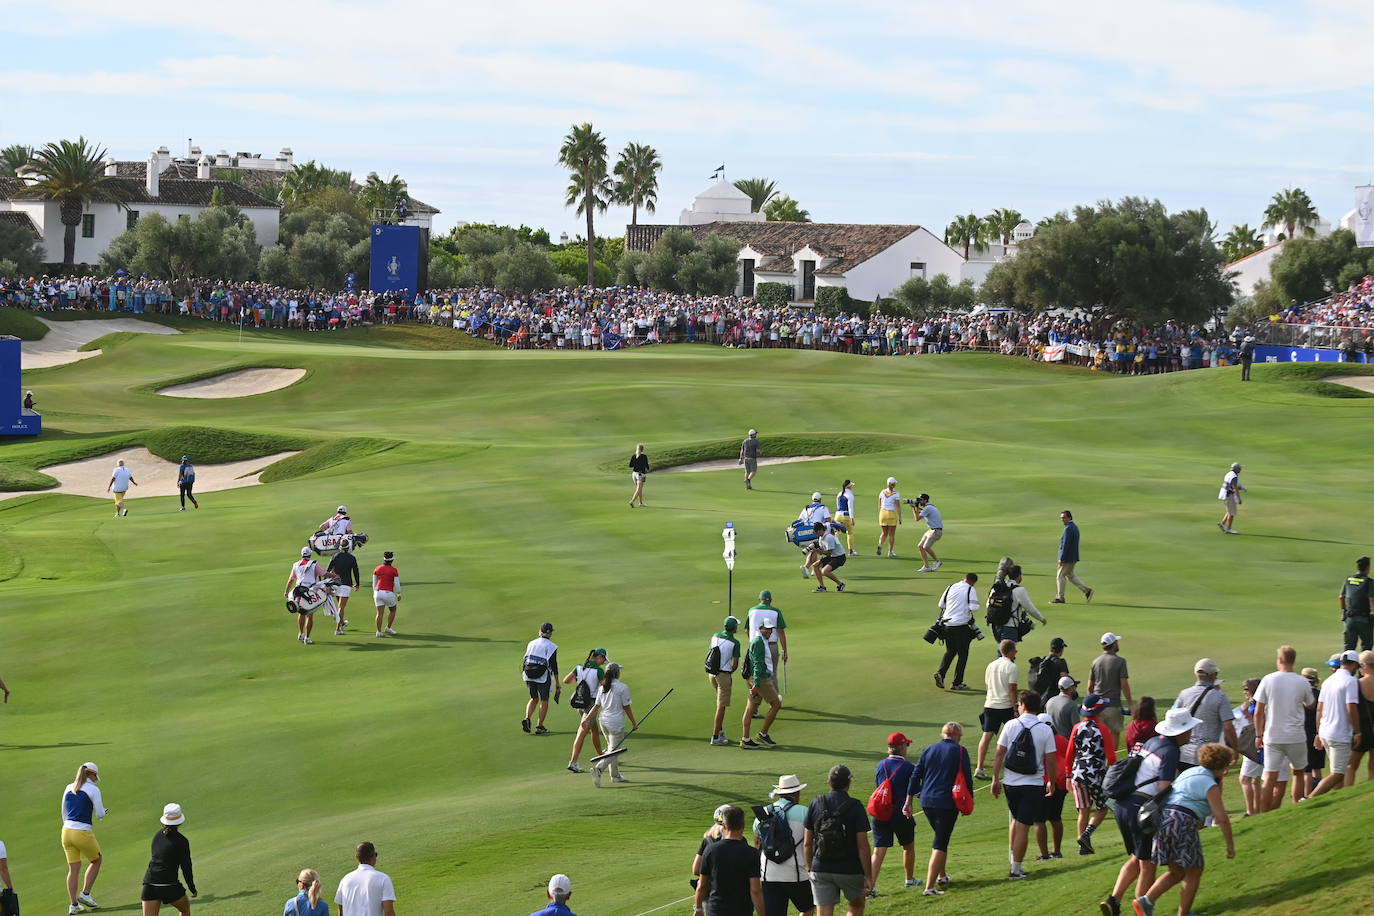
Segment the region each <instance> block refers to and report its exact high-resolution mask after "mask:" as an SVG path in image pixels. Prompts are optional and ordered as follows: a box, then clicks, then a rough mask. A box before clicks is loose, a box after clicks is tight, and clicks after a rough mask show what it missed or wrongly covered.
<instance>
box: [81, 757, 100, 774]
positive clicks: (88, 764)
mask: <svg viewBox="0 0 1374 916" xmlns="http://www.w3.org/2000/svg"><path fill="white" fill-rule="evenodd" d="M81 768H82V769H83V770H90V771H91V772H92V773H94V774H95V775H97V776H99V775H100V767H98V766H96V765H95V764H93V763H91V762H90V761H89V760H87V761H86V762H85V763H83V764H81Z"/></svg>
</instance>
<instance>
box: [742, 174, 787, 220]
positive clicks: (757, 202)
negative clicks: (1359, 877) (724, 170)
mask: <svg viewBox="0 0 1374 916" xmlns="http://www.w3.org/2000/svg"><path fill="white" fill-rule="evenodd" d="M735 187H736V188H739V189H740V190H741V191H743V192H744V193H745V194H747V195H748V196H749V212H750V213H758V212H759V211H760V210H762V209H763V208H764V207H765V206H766V205H767V204H768V202H769V201H770V200H772V199H773V198H774V197H777V196H778V183H777V182H776V181H773V180H771V179H768V178H741V179H740V180H739V181H736V182H735Z"/></svg>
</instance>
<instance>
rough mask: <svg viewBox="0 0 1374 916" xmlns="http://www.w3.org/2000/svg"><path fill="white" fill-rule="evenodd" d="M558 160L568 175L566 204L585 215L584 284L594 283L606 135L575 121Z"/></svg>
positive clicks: (605, 198) (606, 198) (606, 197)
mask: <svg viewBox="0 0 1374 916" xmlns="http://www.w3.org/2000/svg"><path fill="white" fill-rule="evenodd" d="M558 164H559V165H561V166H563V167H564V168H566V169H567V170H568V171H569V172H570V173H571V175H570V176H569V181H568V193H567V196H566V197H565V198H564V201H563V205H564V206H565V207H572V206H576V207H577V212H578V213H580V214H583V215H585V216H586V217H587V285H588V286H595V285H596V229H595V227H594V226H593V224H592V223H593V217H594V214H595V213H596V212H597V211H600V212H602V213H604V212H606V206H607V204H608V203H610V200H611V194H612V188H611V180H610V178H608V177H607V176H606V138H605V137H603V136H601V134H599V133H598V132H597V131H596V129H595V128H593V127H592V125H591V124H590V123H588V122H584V123H582V124H574V125H573V126H572V129H571V130H569V131H568V134H567V136H565V137H564V138H563V145H562V146H560V147H559V148H558Z"/></svg>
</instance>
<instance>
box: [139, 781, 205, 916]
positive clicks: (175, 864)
mask: <svg viewBox="0 0 1374 916" xmlns="http://www.w3.org/2000/svg"><path fill="white" fill-rule="evenodd" d="M159 820H160V821H161V822H162V829H161V830H159V831H158V832H157V833H156V834H154V835H153V851H152V857H151V858H150V859H149V860H148V870H147V872H145V873H144V875H143V916H157V913H158V911H159V910H161V909H162V904H164V903H166V904H170V905H171V906H173V907H175V908H176V910H177V912H179V913H181V914H183V916H186V914H189V913H190V912H191V901H190V900H188V899H187V897H186V893H187V891H188V890H189V891H190V893H191V896H192V897H195V896H197V892H196V878H195V875H194V874H193V873H192V864H191V842H190V841H189V840H187V839H186V837H184V836H182V834H181V825H182V824H184V823H185V822H186V815H185V814H183V813H182V811H181V806H180V805H177V804H170V805H166V806H165V807H163V809H162V817H161V818H159ZM178 872H179V873H180V874H178ZM182 876H184V877H185V878H186V886H185V887H182V886H181V881H180V878H181V877H182Z"/></svg>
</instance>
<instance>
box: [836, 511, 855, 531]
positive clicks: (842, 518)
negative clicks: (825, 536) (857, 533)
mask: <svg viewBox="0 0 1374 916" xmlns="http://www.w3.org/2000/svg"><path fill="white" fill-rule="evenodd" d="M835 521H837V522H839V523H840V524H841V525H844V530H845V531H853V530H854V516H852V515H837V516H835Z"/></svg>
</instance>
